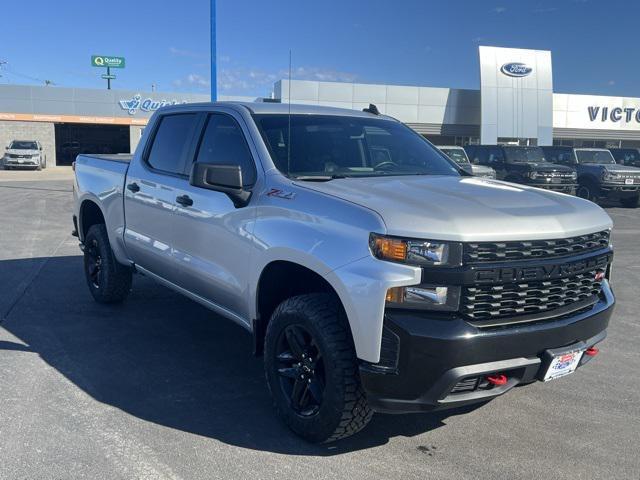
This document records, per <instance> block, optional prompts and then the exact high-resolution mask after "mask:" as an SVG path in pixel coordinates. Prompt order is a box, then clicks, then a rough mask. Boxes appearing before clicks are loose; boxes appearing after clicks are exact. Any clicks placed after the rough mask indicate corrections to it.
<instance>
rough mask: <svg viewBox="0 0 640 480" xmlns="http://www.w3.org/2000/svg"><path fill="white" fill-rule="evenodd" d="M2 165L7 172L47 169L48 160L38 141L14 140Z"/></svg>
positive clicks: (7, 149)
mask: <svg viewBox="0 0 640 480" xmlns="http://www.w3.org/2000/svg"><path fill="white" fill-rule="evenodd" d="M2 163H3V165H4V168H5V169H6V170H11V169H12V168H32V169H36V170H42V169H43V168H47V159H46V157H45V155H44V153H43V152H42V145H40V142H38V141H37V140H13V141H12V142H11V143H10V144H9V145H8V146H7V147H6V149H5V153H4V158H3V162H2Z"/></svg>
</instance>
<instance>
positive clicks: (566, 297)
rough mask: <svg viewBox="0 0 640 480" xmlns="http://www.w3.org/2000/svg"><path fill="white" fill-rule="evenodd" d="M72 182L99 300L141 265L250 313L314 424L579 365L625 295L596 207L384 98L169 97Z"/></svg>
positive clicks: (604, 219)
mask: <svg viewBox="0 0 640 480" xmlns="http://www.w3.org/2000/svg"><path fill="white" fill-rule="evenodd" d="M289 108H290V109H289ZM74 196H75V211H74V215H73V221H74V224H75V229H76V234H77V235H78V236H79V239H80V243H81V247H82V249H83V251H84V265H85V274H86V279H87V284H88V287H89V290H90V292H91V294H92V295H93V297H94V298H95V300H96V301H98V302H104V303H111V302H121V301H123V300H125V298H126V297H127V294H128V293H129V291H130V289H131V286H132V274H133V273H138V274H142V275H145V276H148V277H150V278H152V279H155V280H157V281H158V282H160V283H162V284H164V285H166V286H167V287H169V288H171V289H173V290H175V291H177V292H179V293H181V294H183V295H185V296H187V297H189V298H190V299H192V300H194V301H196V302H199V303H200V304H202V305H204V306H205V307H207V308H209V309H211V310H212V311H213V312H216V313H217V314H219V316H222V317H226V318H228V319H230V320H232V321H234V322H237V323H238V324H239V325H241V326H242V327H244V328H246V329H247V330H248V331H249V332H251V334H252V335H253V339H254V346H255V352H256V354H259V355H264V365H265V372H266V378H267V382H268V385H269V388H270V391H271V394H272V396H273V400H274V404H275V409H276V411H277V413H278V415H279V416H280V417H281V418H282V419H283V421H284V422H285V423H286V424H287V425H288V426H289V427H290V428H291V429H292V430H293V431H294V432H296V433H297V434H299V435H301V436H302V437H304V438H306V439H308V440H310V441H314V442H325V441H332V440H337V439H340V438H342V437H346V436H348V435H351V434H353V433H355V432H357V431H358V430H360V429H362V428H363V427H364V426H365V425H366V424H367V422H368V421H369V420H370V418H371V416H372V414H373V412H374V411H379V412H395V413H400V412H421V411H429V410H435V409H443V408H450V407H456V406H460V405H465V404H470V403H474V402H482V401H486V400H489V399H491V398H493V397H495V396H497V395H501V394H503V393H505V392H507V391H509V390H511V389H512V388H513V387H515V386H516V385H518V384H525V383H531V382H534V381H536V380H542V381H547V380H552V379H556V378H559V377H562V376H565V375H567V374H570V373H572V372H574V371H575V370H576V368H578V367H581V366H582V365H584V364H585V363H586V362H587V361H589V360H590V359H592V358H593V357H594V356H595V355H596V354H597V353H598V347H597V344H598V343H599V342H600V341H602V340H603V339H604V338H605V335H606V329H607V325H608V322H609V318H610V316H611V313H612V311H613V305H614V297H613V294H612V292H611V288H610V286H609V277H610V274H611V262H612V257H613V252H612V248H611V245H610V241H609V236H610V231H611V228H612V223H611V219H610V218H609V216H608V215H607V214H606V213H605V212H604V211H603V210H602V209H601V208H600V207H598V206H597V205H595V204H594V203H591V202H589V201H587V200H583V199H580V198H575V197H571V196H568V195H564V194H561V193H555V192H551V191H545V190H540V189H536V188H533V187H529V186H524V185H515V184H510V183H506V182H502V181H497V180H490V179H482V178H476V177H472V176H469V175H468V174H467V173H465V172H464V171H462V170H461V169H460V168H459V167H458V166H457V165H456V164H455V162H453V161H451V160H450V159H449V158H448V157H446V156H445V155H444V154H442V153H441V152H439V151H438V150H437V149H436V148H435V147H433V146H432V145H431V144H430V143H429V142H428V141H426V140H425V139H424V138H423V137H421V136H420V135H418V134H416V133H415V132H414V131H412V130H410V129H409V128H408V127H406V126H405V125H403V124H402V123H400V122H398V121H396V120H394V119H392V118H389V117H385V116H383V115H379V114H378V113H377V109H375V108H369V109H366V111H362V112H358V111H353V110H343V109H335V108H325V107H318V106H313V107H312V106H299V105H292V106H290V107H289V106H288V105H282V104H274V103H206V104H191V105H179V106H171V107H166V108H162V109H160V110H158V111H157V113H155V114H154V115H153V117H152V118H151V120H150V122H149V125H148V127H147V128H146V129H145V131H144V135H143V138H142V139H141V142H140V144H139V146H138V147H137V149H136V152H135V154H134V155H133V156H123V155H80V156H78V158H77V160H76V162H75V185H74ZM219 316H212V321H218V318H219ZM176 321H179V319H176Z"/></svg>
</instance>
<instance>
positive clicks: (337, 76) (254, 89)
mask: <svg viewBox="0 0 640 480" xmlns="http://www.w3.org/2000/svg"><path fill="white" fill-rule="evenodd" d="M288 77H289V70H288V69H281V70H277V71H267V70H261V69H257V68H245V67H223V68H221V69H220V71H219V72H218V86H219V88H220V91H222V92H225V93H227V94H236V95H241V94H244V93H251V94H261V95H268V94H269V93H270V92H271V87H272V86H273V84H274V83H275V82H276V81H278V80H281V79H286V78H288ZM291 78H293V79H294V80H317V81H321V82H354V81H356V79H357V78H358V76H357V75H356V74H354V73H350V72H343V71H340V70H333V69H327V68H320V67H308V66H300V67H295V68H294V69H293V70H292V72H291Z"/></svg>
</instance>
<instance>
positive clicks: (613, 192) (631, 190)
mask: <svg viewBox="0 0 640 480" xmlns="http://www.w3.org/2000/svg"><path fill="white" fill-rule="evenodd" d="M600 191H601V193H602V195H604V196H611V197H614V196H618V197H626V196H634V195H636V194H637V193H638V192H640V183H634V184H633V185H625V184H623V183H602V184H601V185H600Z"/></svg>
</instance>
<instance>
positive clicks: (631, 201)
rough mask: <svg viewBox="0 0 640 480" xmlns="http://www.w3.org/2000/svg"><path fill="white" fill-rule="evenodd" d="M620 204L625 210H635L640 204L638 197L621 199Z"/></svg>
mask: <svg viewBox="0 0 640 480" xmlns="http://www.w3.org/2000/svg"><path fill="white" fill-rule="evenodd" d="M620 203H621V204H622V206H623V207H626V208H637V207H638V204H639V203H640V195H635V196H633V197H626V198H621V199H620Z"/></svg>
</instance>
